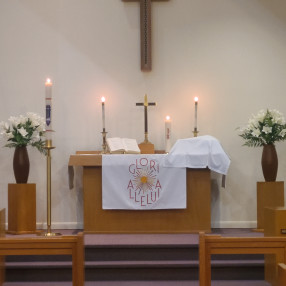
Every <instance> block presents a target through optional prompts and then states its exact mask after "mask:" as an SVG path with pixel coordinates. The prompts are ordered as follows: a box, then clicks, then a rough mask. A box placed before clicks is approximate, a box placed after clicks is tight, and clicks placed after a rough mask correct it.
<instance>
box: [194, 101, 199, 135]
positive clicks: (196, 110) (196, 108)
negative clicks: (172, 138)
mask: <svg viewBox="0 0 286 286" xmlns="http://www.w3.org/2000/svg"><path fill="white" fill-rule="evenodd" d="M194 100H195V128H194V130H195V131H197V130H198V101H199V98H198V97H197V96H196V97H195V98H194Z"/></svg>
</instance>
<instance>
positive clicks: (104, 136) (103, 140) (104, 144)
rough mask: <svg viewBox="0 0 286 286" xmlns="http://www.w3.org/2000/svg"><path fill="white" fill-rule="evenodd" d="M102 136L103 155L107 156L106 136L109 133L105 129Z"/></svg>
mask: <svg viewBox="0 0 286 286" xmlns="http://www.w3.org/2000/svg"><path fill="white" fill-rule="evenodd" d="M101 134H102V151H101V153H102V154H106V153H107V144H106V134H107V132H105V128H103V131H102V132H101Z"/></svg>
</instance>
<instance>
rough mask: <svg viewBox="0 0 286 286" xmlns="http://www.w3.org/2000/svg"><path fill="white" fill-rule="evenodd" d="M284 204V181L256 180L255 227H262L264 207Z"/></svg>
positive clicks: (261, 228)
mask: <svg viewBox="0 0 286 286" xmlns="http://www.w3.org/2000/svg"><path fill="white" fill-rule="evenodd" d="M283 206H284V182H257V229H258V230H261V231H263V229H264V208H265V207H283Z"/></svg>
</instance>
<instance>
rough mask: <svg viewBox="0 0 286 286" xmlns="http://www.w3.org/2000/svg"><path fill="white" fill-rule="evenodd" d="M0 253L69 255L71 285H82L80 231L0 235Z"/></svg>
mask: <svg viewBox="0 0 286 286" xmlns="http://www.w3.org/2000/svg"><path fill="white" fill-rule="evenodd" d="M1 255H6V256H8V255H71V256H72V280H73V286H83V285H84V243H83V234H82V233H79V234H78V235H71V236H54V237H41V236H32V237H19V236H17V237H1V238H0V256H1ZM0 285H1V284H0Z"/></svg>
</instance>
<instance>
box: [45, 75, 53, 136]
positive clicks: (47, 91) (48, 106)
mask: <svg viewBox="0 0 286 286" xmlns="http://www.w3.org/2000/svg"><path fill="white" fill-rule="evenodd" d="M52 86H53V84H52V81H51V79H49V78H47V80H46V83H45V99H46V139H47V140H51V139H52V138H51V137H52V134H51V132H52Z"/></svg>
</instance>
